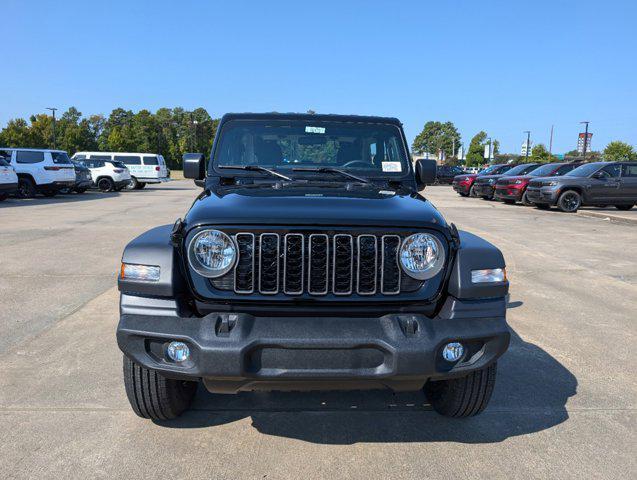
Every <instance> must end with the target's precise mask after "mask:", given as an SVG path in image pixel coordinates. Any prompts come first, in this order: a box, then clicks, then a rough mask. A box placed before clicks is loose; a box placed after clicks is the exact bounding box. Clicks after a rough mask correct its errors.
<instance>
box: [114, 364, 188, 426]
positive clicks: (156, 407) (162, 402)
mask: <svg viewBox="0 0 637 480" xmlns="http://www.w3.org/2000/svg"><path fill="white" fill-rule="evenodd" d="M124 386H125V387H126V396H127V397H128V401H129V402H130V405H131V407H133V411H134V412H135V413H136V414H137V415H138V416H140V417H142V418H151V419H153V420H170V419H173V418H177V417H178V416H179V415H181V414H182V413H184V412H185V411H186V410H187V409H188V408H189V407H190V404H191V403H192V399H193V397H194V396H195V392H196V391H197V382H187V381H183V380H173V379H170V378H166V377H164V376H163V375H161V374H159V373H157V372H156V371H154V370H149V369H147V368H144V367H142V366H141V365H138V364H137V363H135V362H133V361H132V360H131V359H129V358H128V357H126V356H124Z"/></svg>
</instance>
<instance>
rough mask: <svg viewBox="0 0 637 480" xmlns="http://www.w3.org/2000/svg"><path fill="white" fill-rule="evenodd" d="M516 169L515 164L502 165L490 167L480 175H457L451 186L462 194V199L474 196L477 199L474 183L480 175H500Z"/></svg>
mask: <svg viewBox="0 0 637 480" xmlns="http://www.w3.org/2000/svg"><path fill="white" fill-rule="evenodd" d="M512 167H515V164H513V163H501V164H497V165H490V166H489V167H487V168H485V169H484V170H482V171H481V172H480V173H467V174H463V175H456V176H455V177H453V182H452V183H451V185H452V186H453V189H454V190H455V191H456V192H458V193H459V194H460V196H461V197H468V196H472V197H475V196H476V195H475V193H474V189H473V182H475V180H476V177H478V176H480V175H500V174H502V173H504V172H506V171H507V170H509V169H511V168H512Z"/></svg>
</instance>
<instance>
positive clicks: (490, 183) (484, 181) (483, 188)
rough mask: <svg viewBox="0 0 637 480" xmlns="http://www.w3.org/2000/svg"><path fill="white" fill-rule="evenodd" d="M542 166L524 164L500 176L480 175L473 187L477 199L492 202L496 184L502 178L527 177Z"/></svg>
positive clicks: (538, 164)
mask: <svg viewBox="0 0 637 480" xmlns="http://www.w3.org/2000/svg"><path fill="white" fill-rule="evenodd" d="M540 165H541V164H540V163H523V164H521V165H516V166H515V167H513V168H511V169H509V170H507V171H506V172H504V173H502V174H499V175H480V176H479V177H477V178H476V180H475V182H474V185H473V187H474V189H475V194H476V196H477V197H482V198H483V199H484V200H491V199H493V195H494V193H495V184H496V182H497V181H498V180H500V178H502V177H504V176H507V177H515V176H521V175H527V174H528V173H530V172H532V171H533V170H535V169H536V168H538V167H539V166H540Z"/></svg>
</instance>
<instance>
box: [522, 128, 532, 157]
mask: <svg viewBox="0 0 637 480" xmlns="http://www.w3.org/2000/svg"><path fill="white" fill-rule="evenodd" d="M524 133H526V152H525V153H526V155H525V158H524V163H529V150H531V131H530V130H525V131H524Z"/></svg>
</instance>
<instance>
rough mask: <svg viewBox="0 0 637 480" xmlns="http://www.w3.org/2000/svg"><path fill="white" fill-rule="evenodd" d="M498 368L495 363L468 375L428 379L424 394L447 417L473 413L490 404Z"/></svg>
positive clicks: (470, 415) (472, 414)
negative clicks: (446, 378)
mask: <svg viewBox="0 0 637 480" xmlns="http://www.w3.org/2000/svg"><path fill="white" fill-rule="evenodd" d="M496 371H497V364H496V363H494V364H492V365H490V366H488V367H486V368H483V369H482V370H476V371H475V372H471V373H470V374H468V375H467V376H465V377H459V378H452V379H449V380H437V381H429V382H427V383H426V384H425V395H426V396H427V400H428V401H429V403H431V406H432V407H433V409H434V410H435V411H436V412H438V413H439V414H441V415H444V416H445V417H454V418H463V417H473V416H474V415H478V414H479V413H481V412H482V411H483V410H484V409H485V408H486V407H487V404H488V403H489V400H490V399H491V394H492V393H493V387H494V386H495V374H496Z"/></svg>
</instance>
